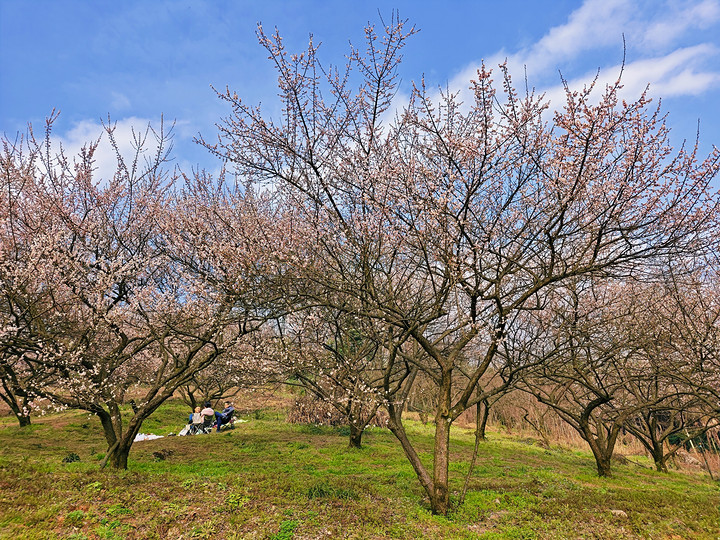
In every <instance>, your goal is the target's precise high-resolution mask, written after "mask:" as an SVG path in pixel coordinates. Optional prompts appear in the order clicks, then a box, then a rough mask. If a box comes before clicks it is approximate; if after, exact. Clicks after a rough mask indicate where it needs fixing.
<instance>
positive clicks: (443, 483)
mask: <svg viewBox="0 0 720 540" xmlns="http://www.w3.org/2000/svg"><path fill="white" fill-rule="evenodd" d="M450 425H451V421H450V418H448V417H447V416H445V415H438V416H437V418H436V420H435V456H434V460H433V495H432V497H431V498H430V507H431V510H432V512H433V514H439V515H442V516H444V515H447V513H448V510H450V490H449V487H448V477H449V471H450Z"/></svg>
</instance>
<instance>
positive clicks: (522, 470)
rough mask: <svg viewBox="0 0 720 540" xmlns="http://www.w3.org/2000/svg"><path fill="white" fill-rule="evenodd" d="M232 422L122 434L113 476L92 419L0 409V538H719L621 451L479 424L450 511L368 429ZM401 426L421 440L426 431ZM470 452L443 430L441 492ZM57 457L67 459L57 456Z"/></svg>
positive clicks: (687, 478) (684, 494) (717, 514)
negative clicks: (541, 442)
mask: <svg viewBox="0 0 720 540" xmlns="http://www.w3.org/2000/svg"><path fill="white" fill-rule="evenodd" d="M186 409H187V407H186V406H184V405H183V404H182V403H179V402H171V403H168V404H167V405H166V406H164V407H163V408H162V409H161V410H160V411H158V413H157V414H156V415H155V416H153V417H152V418H150V420H149V421H148V422H147V423H146V425H145V427H144V429H143V431H144V432H150V433H156V434H167V433H168V432H170V431H175V432H177V431H178V430H179V429H180V428H181V427H182V422H183V420H182V419H183V417H184V416H186V414H187V412H186ZM243 418H244V419H246V420H248V421H247V422H246V423H243V424H240V425H239V426H238V428H236V429H234V430H231V431H228V432H226V433H221V434H216V433H213V434H211V435H203V436H194V437H165V438H162V439H157V440H152V441H144V442H138V443H136V444H135V446H133V450H132V452H131V454H130V465H129V470H127V471H122V472H119V473H118V472H113V471H107V470H106V471H100V470H99V469H98V465H99V463H100V461H101V460H102V457H103V452H104V449H105V445H104V440H103V438H102V434H101V431H100V427H99V422H98V420H97V419H96V418H94V417H90V416H88V415H87V414H83V413H79V412H75V411H73V412H64V413H59V414H53V415H48V416H45V417H42V418H38V419H35V420H34V422H35V423H34V425H33V426H31V427H30V428H24V429H20V428H18V427H17V426H16V423H15V421H14V419H13V418H10V417H3V418H2V419H0V538H18V539H19V538H38V539H39V538H73V539H90V538H107V539H115V538H172V539H176V538H212V539H223V538H270V539H291V538H297V539H300V538H358V539H360V538H362V539H366V538H413V539H419V538H438V539H440V538H443V539H446V538H488V539H500V538H538V539H547V538H573V539H575V538H612V539H613V540H617V539H622V538H652V539H660V538H677V539H687V538H708V539H710V538H712V539H716V538H718V537H720V510H719V505H720V491H719V489H718V484H717V482H712V481H711V480H710V479H709V477H708V476H707V474H701V473H697V474H693V473H686V472H683V473H680V472H671V473H670V474H660V473H657V472H654V471H653V470H651V469H650V468H649V465H650V464H649V463H648V462H647V461H643V459H642V458H638V459H637V460H635V459H634V458H633V459H634V461H636V463H631V464H627V465H619V464H618V465H616V468H615V477H614V478H612V479H600V478H598V477H597V476H596V474H595V468H594V462H593V460H592V458H591V456H590V454H589V453H588V452H583V451H575V450H568V449H563V448H552V449H550V450H546V449H543V448H540V447H539V446H537V445H535V444H533V443H532V441H531V440H514V439H513V438H511V437H508V436H507V435H501V434H498V433H494V432H491V433H490V434H489V440H488V441H487V442H485V443H483V445H482V447H481V450H480V456H479V459H478V465H477V468H476V471H475V474H474V477H473V479H472V481H471V485H470V491H469V492H468V495H467V500H466V502H465V504H464V505H463V506H461V507H459V508H456V509H455V510H454V511H453V512H452V513H451V515H449V516H448V517H447V518H443V517H437V516H433V515H432V514H431V513H430V512H429V511H428V508H427V504H426V501H425V500H424V497H423V492H422V489H421V488H420V485H419V483H418V482H417V480H416V478H415V475H414V473H413V471H412V469H411V467H410V465H409V464H408V463H407V461H406V460H405V458H404V457H403V455H402V452H401V450H400V447H399V445H398V444H396V443H395V441H394V439H393V437H392V435H391V434H390V433H389V432H387V431H385V430H380V429H373V430H370V431H369V432H368V433H367V434H366V436H365V439H364V443H365V448H364V449H362V450H349V449H347V438H346V437H345V436H344V434H343V433H342V431H343V430H341V429H340V430H338V429H335V428H318V427H315V426H300V425H290V424H287V423H285V421H284V413H283V412H282V411H281V410H279V409H276V408H269V409H264V410H259V411H257V412H254V413H253V414H250V415H245V416H243ZM409 431H410V433H411V435H412V437H413V438H414V439H415V440H417V441H418V442H419V443H420V447H421V448H424V449H425V450H429V449H430V445H431V438H430V435H431V431H430V426H429V425H428V426H423V425H422V424H420V423H418V424H412V423H411V424H410V428H409ZM472 445H473V436H472V433H471V431H469V430H463V429H460V428H458V429H456V430H455V432H454V438H453V451H454V455H453V465H452V470H451V474H452V479H453V484H452V489H453V490H454V491H455V492H456V498H457V492H459V491H460V490H461V489H462V481H463V477H464V475H465V473H466V471H467V467H468V463H469V459H470V456H471V452H472ZM70 454H76V455H77V457H79V461H74V462H69V463H64V462H63V459H64V458H67V457H68V456H69V455H70ZM154 454H156V455H154ZM157 454H162V455H164V456H166V458H165V459H160V458H158V457H157ZM426 456H429V454H426Z"/></svg>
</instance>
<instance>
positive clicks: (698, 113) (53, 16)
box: [0, 0, 720, 174]
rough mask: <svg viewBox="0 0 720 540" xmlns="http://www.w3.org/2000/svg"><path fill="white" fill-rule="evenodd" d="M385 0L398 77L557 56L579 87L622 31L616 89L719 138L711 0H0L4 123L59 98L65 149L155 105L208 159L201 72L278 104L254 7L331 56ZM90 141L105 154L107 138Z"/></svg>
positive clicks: (716, 18) (718, 67)
mask: <svg viewBox="0 0 720 540" xmlns="http://www.w3.org/2000/svg"><path fill="white" fill-rule="evenodd" d="M393 8H395V9H397V10H399V13H400V16H401V18H407V19H409V22H410V24H412V25H415V26H416V27H417V28H419V29H420V32H419V33H418V34H417V35H416V36H414V37H413V38H411V40H410V42H409V44H408V46H407V48H406V49H405V53H404V58H405V61H404V62H403V65H402V68H401V76H402V80H403V83H402V84H403V88H402V89H401V92H402V90H403V89H405V90H407V88H408V86H409V84H410V82H411V81H413V80H415V81H417V80H419V79H420V78H421V77H422V76H423V75H424V76H425V80H426V83H428V84H429V85H433V86H443V87H445V86H449V87H450V88H453V89H462V88H465V87H466V86H467V81H468V80H469V79H470V78H471V76H472V75H473V73H474V72H475V69H476V68H477V66H478V65H479V63H480V61H481V60H484V61H485V62H486V64H488V65H491V66H495V65H497V63H498V62H501V61H503V60H504V59H506V58H507V59H508V61H509V65H510V68H511V71H512V72H513V73H514V74H515V78H516V80H521V78H522V77H523V76H524V72H525V70H527V76H528V80H529V83H530V84H531V85H532V86H534V87H536V88H537V89H539V90H542V91H545V92H547V95H548V97H550V99H557V98H558V97H559V96H560V94H559V93H558V91H559V89H560V76H559V71H561V72H562V74H563V76H564V77H565V79H567V80H568V81H570V83H571V85H573V86H578V87H580V86H582V84H584V83H586V82H587V81H589V80H591V79H592V77H594V76H595V74H596V73H597V72H598V70H600V80H601V81H610V80H614V79H615V78H616V77H617V75H618V73H619V66H620V63H621V61H622V57H623V35H624V37H625V42H626V51H627V53H626V67H625V72H624V79H623V81H624V84H625V92H626V96H627V97H628V98H634V97H637V96H638V95H639V93H640V92H641V91H642V90H643V89H644V88H645V86H646V85H647V84H650V95H651V96H652V97H653V98H662V103H663V110H665V111H666V112H668V113H669V119H668V124H669V125H670V126H671V127H672V141H673V142H674V143H675V144H680V143H681V142H682V140H683V139H694V137H695V132H696V129H697V124H698V121H699V122H700V137H701V147H702V149H703V150H704V151H706V152H707V151H708V150H709V149H710V148H711V147H712V145H716V146H720V0H670V1H664V0H586V1H569V0H545V1H532V0H502V1H500V0H477V1H470V0H464V1H461V0H445V1H443V2H439V1H438V2H434V1H433V2H431V1H423V0H415V1H405V0H396V1H394V2H379V1H378V2H375V3H370V2H349V1H330V0H308V1H299V0H297V1H284V2H281V1H272V0H264V1H257V0H253V1H241V0H236V1H229V0H212V1H210V0H192V1H191V0H178V1H175V0H152V1H149V0H145V1H143V0H121V1H118V0H114V1H104V0H96V1H90V0H0V131H2V132H4V133H5V134H7V135H8V136H11V137H12V136H14V134H15V133H17V132H19V131H20V132H22V131H25V129H26V127H27V124H28V123H29V122H31V123H32V124H33V125H35V126H37V127H38V128H40V126H41V125H42V122H43V120H44V118H45V117H46V116H47V115H48V114H49V113H50V111H51V110H52V109H53V108H56V109H58V110H60V112H61V116H60V118H59V120H58V122H57V123H56V126H55V135H56V137H57V141H59V142H62V143H63V144H64V146H65V147H66V148H67V149H68V150H69V151H74V150H76V149H78V148H79V147H80V145H81V143H82V142H84V141H86V140H89V139H92V138H95V137H97V136H98V135H99V133H100V131H101V129H100V121H101V119H106V118H107V117H108V115H110V117H111V118H112V120H113V121H116V122H117V123H118V135H119V137H120V138H121V139H125V140H128V139H129V137H128V135H129V132H130V126H135V127H138V128H142V127H144V126H145V125H146V124H147V123H148V122H151V123H153V125H156V124H157V123H158V121H159V118H160V115H161V114H163V115H164V116H165V119H166V120H173V119H174V120H175V121H176V123H177V124H176V137H175V152H174V154H175V158H176V162H177V163H178V164H180V165H181V166H182V167H186V168H187V167H190V166H198V165H200V166H203V167H208V168H210V169H213V168H215V167H217V164H216V163H215V162H214V161H213V159H212V158H211V157H210V156H209V155H208V154H207V152H206V151H205V150H204V149H202V148H200V147H198V146H197V145H195V144H194V143H193V142H192V138H193V136H195V135H197V134H198V133H202V134H203V135H204V136H205V137H207V138H212V137H213V135H214V134H215V127H214V123H215V122H217V121H218V120H219V119H220V118H221V117H222V116H223V115H224V114H225V113H226V112H227V109H226V108H225V105H224V104H223V103H222V102H221V101H220V100H218V99H217V98H216V96H215V94H214V92H213V90H212V89H211V85H213V86H215V87H217V88H218V89H223V88H225V86H226V85H227V86H229V87H230V88H231V89H232V90H234V91H236V92H237V93H238V95H240V96H241V97H243V99H244V100H245V101H246V102H251V103H257V102H263V103H264V104H270V105H269V107H272V103H273V100H274V96H275V83H276V76H275V74H274V72H273V71H272V68H271V66H270V64H269V62H268V60H267V58H266V56H267V54H266V52H265V51H264V49H262V48H261V47H260V46H259V45H258V44H257V39H256V37H255V31H256V28H257V23H258V22H262V24H263V27H264V28H265V29H266V30H267V29H272V28H273V27H275V26H277V27H278V29H279V30H280V33H281V34H282V35H283V36H284V38H285V43H286V46H287V48H288V49H290V50H294V51H301V50H302V49H303V48H304V46H305V45H306V44H307V39H308V35H309V34H310V33H313V34H314V39H315V41H316V42H317V41H321V42H322V47H321V53H320V56H321V58H322V59H323V60H324V61H325V62H329V63H333V64H338V63H342V62H343V55H344V54H345V53H346V52H347V50H348V43H349V42H350V41H351V42H353V43H355V44H361V42H362V39H363V32H362V29H363V27H364V26H365V25H366V24H367V23H368V22H370V23H378V22H379V16H378V11H380V13H381V14H382V15H383V16H384V17H387V18H389V17H390V13H391V11H392V9H393ZM99 157H100V160H101V161H104V160H105V159H106V158H108V157H111V156H110V155H109V154H108V150H107V148H105V149H104V150H103V151H101V152H100V154H99ZM111 161H112V160H111V159H110V160H108V162H111ZM100 172H101V174H105V170H104V168H103V165H102V164H100Z"/></svg>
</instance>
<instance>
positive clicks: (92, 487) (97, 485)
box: [85, 482, 103, 493]
mask: <svg viewBox="0 0 720 540" xmlns="http://www.w3.org/2000/svg"><path fill="white" fill-rule="evenodd" d="M102 487H103V485H102V483H101V482H90V483H89V484H88V485H86V486H85V491H87V492H88V493H97V492H98V491H100V490H101V489H102Z"/></svg>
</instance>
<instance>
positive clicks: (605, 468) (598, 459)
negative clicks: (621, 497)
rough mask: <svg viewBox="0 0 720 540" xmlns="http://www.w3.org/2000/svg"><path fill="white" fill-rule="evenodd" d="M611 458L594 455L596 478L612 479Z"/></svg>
mask: <svg viewBox="0 0 720 540" xmlns="http://www.w3.org/2000/svg"><path fill="white" fill-rule="evenodd" d="M610 462H611V458H610V457H609V456H605V455H601V454H596V455H595V463H596V465H597V472H598V476H600V477H602V478H612V468H611V463H610Z"/></svg>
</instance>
